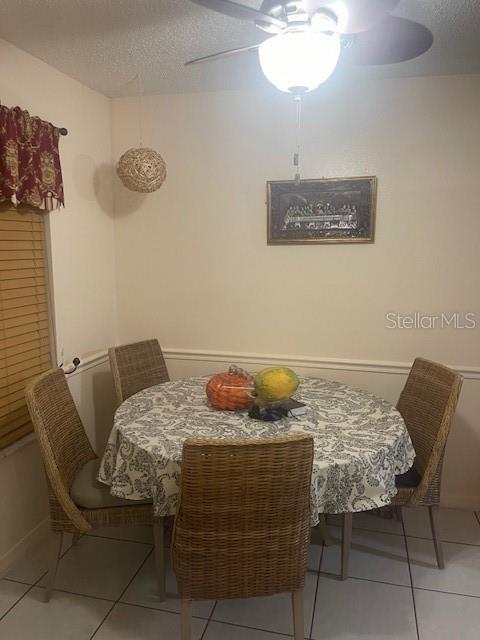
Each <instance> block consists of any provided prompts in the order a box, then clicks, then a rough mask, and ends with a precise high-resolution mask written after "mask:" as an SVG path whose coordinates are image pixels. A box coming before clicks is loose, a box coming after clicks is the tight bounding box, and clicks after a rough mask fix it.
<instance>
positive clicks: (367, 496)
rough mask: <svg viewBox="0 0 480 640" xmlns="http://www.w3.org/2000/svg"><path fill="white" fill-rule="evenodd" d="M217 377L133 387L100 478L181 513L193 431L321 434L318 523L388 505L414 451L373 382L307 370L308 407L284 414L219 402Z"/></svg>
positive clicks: (160, 508)
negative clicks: (214, 392)
mask: <svg viewBox="0 0 480 640" xmlns="http://www.w3.org/2000/svg"><path fill="white" fill-rule="evenodd" d="M208 379H209V378H208V377H195V378H186V379H182V380H177V381H174V382H166V383H163V384H160V385H156V386H154V387H150V388H148V389H144V390H143V391H140V392H139V393H137V394H135V395H133V396H131V397H130V398H128V399H127V400H125V402H123V403H122V404H121V405H120V407H119V408H118V409H117V411H116V413H115V419H114V425H113V429H112V432H111V434H110V437H109V440H108V443H107V447H106V449H105V453H104V456H103V459H102V461H101V464H100V470H99V476H98V479H99V480H100V481H101V482H103V483H106V484H108V485H110V492H111V493H112V495H114V496H117V497H120V498H127V499H131V500H152V501H153V505H154V513H155V516H156V517H158V518H159V517H163V516H169V515H174V514H175V512H176V509H177V500H178V495H179V489H180V474H181V465H182V447H183V443H184V441H185V440H186V439H187V438H189V437H202V436H205V437H209V438H211V437H215V438H258V437H262V438H263V437H272V438H273V437H275V436H278V435H283V434H286V433H298V432H303V433H308V434H311V435H312V436H313V441H314V462H313V471H312V482H311V521H312V526H315V525H316V524H318V522H319V518H320V515H321V514H323V513H352V512H356V511H367V510H370V509H375V508H379V507H383V506H385V505H388V504H389V503H390V502H391V499H392V498H393V496H394V495H395V494H396V491H397V490H396V488H395V476H396V475H398V474H402V473H405V472H406V471H408V469H409V468H410V467H411V466H412V464H413V461H414V458H415V451H414V448H413V445H412V442H411V440H410V436H409V435H408V431H407V428H406V426H405V423H404V421H403V418H402V416H401V415H400V413H399V412H398V411H397V409H395V407H394V406H393V405H391V404H390V403H389V402H387V401H386V400H384V399H382V398H380V397H378V396H375V395H374V394H372V393H369V392H368V391H364V390H361V389H355V388H353V387H350V386H348V385H345V384H341V383H339V382H334V381H331V380H325V379H322V378H301V379H300V386H299V388H298V390H297V393H296V394H295V398H296V399H297V400H300V401H302V402H304V403H305V405H306V412H305V413H304V414H303V415H301V416H297V417H284V418H282V419H281V420H279V421H277V422H263V421H260V420H255V419H252V418H250V417H249V416H248V412H247V411H218V410H217V409H214V408H212V407H211V406H210V405H209V403H208V400H207V397H206V394H205V386H206V383H207V382H208Z"/></svg>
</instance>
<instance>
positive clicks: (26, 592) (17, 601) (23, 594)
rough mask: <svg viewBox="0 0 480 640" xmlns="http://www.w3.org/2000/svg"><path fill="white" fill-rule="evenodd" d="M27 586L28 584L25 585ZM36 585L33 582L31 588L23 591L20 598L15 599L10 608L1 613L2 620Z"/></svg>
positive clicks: (0, 619)
mask: <svg viewBox="0 0 480 640" xmlns="http://www.w3.org/2000/svg"><path fill="white" fill-rule="evenodd" d="M11 582H13V580H12V581H11ZM16 584H25V583H23V582H20V583H18V582H17V583H16ZM25 586H26V585H25ZM34 586H35V585H33V584H31V585H30V586H29V588H28V589H27V590H26V591H25V593H22V595H21V596H20V597H19V598H18V600H15V602H14V603H13V604H12V606H11V607H9V608H8V609H7V610H6V611H5V613H4V614H3V615H1V616H0V621H2V620H3V619H4V618H5V617H6V616H7V615H8V614H9V613H10V611H12V609H14V608H15V607H16V606H17V604H18V603H19V602H21V601H22V600H23V599H24V598H25V596H26V595H27V594H28V593H30V591H31V590H32V589H33V587H34Z"/></svg>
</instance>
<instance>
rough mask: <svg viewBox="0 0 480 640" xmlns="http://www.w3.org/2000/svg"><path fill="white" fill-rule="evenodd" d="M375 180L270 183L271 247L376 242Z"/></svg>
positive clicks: (268, 192)
mask: <svg viewBox="0 0 480 640" xmlns="http://www.w3.org/2000/svg"><path fill="white" fill-rule="evenodd" d="M376 186H377V185H376V178H375V177H372V176H367V177H361V178H324V179H319V180H302V181H301V182H300V183H298V184H297V183H296V182H294V181H293V180H279V181H271V182H268V183H267V218H268V219H267V225H268V228H267V234H268V244H306V243H335V242H373V240H374V231H375V205H376Z"/></svg>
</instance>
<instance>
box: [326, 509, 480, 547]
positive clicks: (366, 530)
mask: <svg viewBox="0 0 480 640" xmlns="http://www.w3.org/2000/svg"><path fill="white" fill-rule="evenodd" d="M473 513H474V514H475V517H476V518H477V519H478V522H479V525H480V519H479V518H478V516H477V514H476V513H475V512H473ZM330 526H331V527H337V528H340V526H339V525H336V524H332V525H330ZM353 531H356V532H360V533H362V532H363V533H378V534H380V535H383V534H385V535H387V536H397V538H402V537H403V536H404V535H405V536H406V537H407V538H415V540H428V541H430V542H432V540H433V539H432V538H428V537H425V536H416V535H413V534H410V533H406V532H405V534H404V533H395V532H394V531H381V530H380V529H363V528H361V527H353ZM441 541H442V542H444V543H445V544H462V545H464V546H466V547H480V543H476V542H457V541H456V540H445V539H442V540H441ZM334 542H335V543H337V544H338V543H339V542H340V541H339V540H337V539H336V538H334Z"/></svg>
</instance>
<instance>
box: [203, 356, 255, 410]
mask: <svg viewBox="0 0 480 640" xmlns="http://www.w3.org/2000/svg"><path fill="white" fill-rule="evenodd" d="M253 389H254V387H253V378H252V376H250V374H248V373H247V372H246V371H244V370H243V369H239V368H238V367H235V366H231V367H230V369H229V370H228V372H225V373H217V374H216V375H215V376H213V378H210V380H209V381H208V383H207V389H206V391H207V398H208V400H209V402H210V404H211V405H212V407H214V408H215V409H223V410H225V409H226V410H228V411H235V410H237V409H246V408H247V407H250V406H251V405H252V404H253V397H252V391H253Z"/></svg>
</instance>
